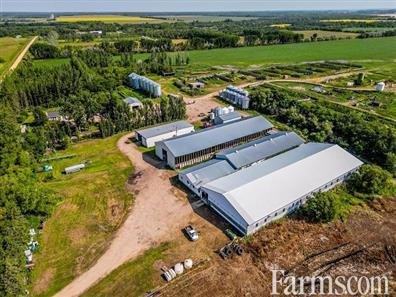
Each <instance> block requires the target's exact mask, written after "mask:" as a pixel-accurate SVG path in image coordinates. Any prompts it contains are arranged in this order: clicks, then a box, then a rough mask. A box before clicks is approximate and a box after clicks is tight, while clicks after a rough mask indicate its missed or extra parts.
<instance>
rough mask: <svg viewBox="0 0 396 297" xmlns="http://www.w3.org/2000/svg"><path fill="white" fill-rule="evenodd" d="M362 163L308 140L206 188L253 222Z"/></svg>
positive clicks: (340, 150)
mask: <svg viewBox="0 0 396 297" xmlns="http://www.w3.org/2000/svg"><path fill="white" fill-rule="evenodd" d="M362 164H363V163H362V162H361V161H360V160H359V159H357V158H356V157H354V156H353V155H351V154H350V153H348V152H347V151H345V150H344V149H342V148H341V147H339V146H338V145H334V144H323V143H308V144H303V145H301V146H299V147H298V148H295V149H292V150H290V151H287V152H285V153H283V154H280V155H277V156H276V157H273V158H271V159H268V160H266V161H264V162H261V163H258V164H256V165H254V166H250V167H247V168H245V169H241V170H238V171H235V172H234V173H231V174H229V175H226V176H224V177H221V178H219V179H216V180H214V181H212V182H210V183H208V184H206V185H205V186H204V188H205V189H209V190H212V191H215V192H217V193H220V194H221V195H222V196H223V197H224V198H225V199H226V200H227V201H228V202H229V203H230V204H231V205H232V206H233V207H234V208H235V209H236V211H237V212H238V213H239V214H240V215H241V216H242V217H243V219H244V220H245V221H246V222H247V223H248V224H252V223H254V222H256V221H258V220H260V219H262V218H264V217H265V216H267V215H269V214H271V213H272V212H275V211H277V210H279V209H281V208H283V207H284V206H286V205H288V204H290V203H292V202H293V201H295V200H297V199H299V198H301V197H303V196H305V195H308V194H310V193H311V192H312V191H315V190H317V189H319V188H320V187H322V186H323V185H325V184H327V183H329V182H330V181H332V180H334V179H337V178H339V177H341V176H342V175H344V174H346V173H348V172H350V171H352V170H354V169H357V168H358V167H359V166H361V165H362Z"/></svg>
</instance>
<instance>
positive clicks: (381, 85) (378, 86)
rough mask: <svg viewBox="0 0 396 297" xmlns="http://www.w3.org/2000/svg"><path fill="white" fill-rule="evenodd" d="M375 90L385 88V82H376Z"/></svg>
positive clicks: (380, 90)
mask: <svg viewBox="0 0 396 297" xmlns="http://www.w3.org/2000/svg"><path fill="white" fill-rule="evenodd" d="M375 90H376V91H377V92H383V91H384V90H385V83H384V82H380V83H378V84H377V86H376V87H375Z"/></svg>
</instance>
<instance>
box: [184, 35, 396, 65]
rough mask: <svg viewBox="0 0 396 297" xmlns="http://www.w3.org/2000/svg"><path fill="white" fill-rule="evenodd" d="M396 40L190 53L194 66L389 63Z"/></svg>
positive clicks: (331, 42)
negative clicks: (374, 61) (384, 61)
mask: <svg viewBox="0 0 396 297" xmlns="http://www.w3.org/2000/svg"><path fill="white" fill-rule="evenodd" d="M395 45H396V37H388V38H370V39H353V40H334V41H324V42H314V43H294V44H285V45H272V46H257V47H242V48H227V49H213V50H200V51H191V52H188V55H189V57H190V59H191V63H192V64H205V65H208V66H214V65H236V66H249V65H269V64H277V63H299V62H308V61H320V60H349V61H359V60H372V59H377V60H386V61H393V59H395V58H396V52H395V51H394V48H395Z"/></svg>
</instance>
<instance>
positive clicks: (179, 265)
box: [174, 263, 184, 274]
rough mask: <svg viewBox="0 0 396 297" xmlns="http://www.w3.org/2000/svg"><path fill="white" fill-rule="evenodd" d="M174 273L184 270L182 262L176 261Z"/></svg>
mask: <svg viewBox="0 0 396 297" xmlns="http://www.w3.org/2000/svg"><path fill="white" fill-rule="evenodd" d="M174 270H175V272H176V274H182V273H183V272H184V267H183V264H181V263H177V264H176V265H175V268H174Z"/></svg>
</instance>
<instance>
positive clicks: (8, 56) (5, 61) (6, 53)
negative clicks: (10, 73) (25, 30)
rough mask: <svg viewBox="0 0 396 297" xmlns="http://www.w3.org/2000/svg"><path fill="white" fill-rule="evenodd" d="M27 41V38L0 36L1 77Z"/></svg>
mask: <svg viewBox="0 0 396 297" xmlns="http://www.w3.org/2000/svg"><path fill="white" fill-rule="evenodd" d="M27 42H28V39H27V38H12V37H2V38H0V77H1V76H2V75H3V73H4V72H5V71H6V70H8V68H9V67H10V66H11V64H12V62H13V61H14V59H15V58H16V56H17V55H18V53H19V52H20V51H21V50H22V49H23V47H24V46H25V45H26V43H27Z"/></svg>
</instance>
